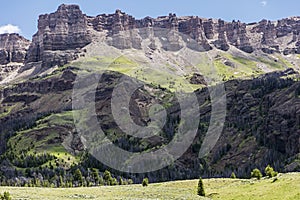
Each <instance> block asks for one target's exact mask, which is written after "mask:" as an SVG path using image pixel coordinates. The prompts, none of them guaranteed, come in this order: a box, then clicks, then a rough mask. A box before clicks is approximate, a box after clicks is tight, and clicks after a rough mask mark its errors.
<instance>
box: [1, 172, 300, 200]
mask: <svg viewBox="0 0 300 200" xmlns="http://www.w3.org/2000/svg"><path fill="white" fill-rule="evenodd" d="M277 178H278V180H277V181H275V182H273V180H274V178H272V179H266V178H263V179H262V180H259V181H258V180H256V179H229V178H227V179H225V178H219V179H203V182H204V187H205V193H206V198H204V197H199V196H197V195H196V189H197V183H198V180H186V181H173V182H165V183H154V184H151V183H150V184H149V186H148V187H142V185H141V184H138V185H123V186H101V187H90V188H83V187H82V188H16V187H0V192H1V193H3V192H4V191H9V192H10V193H11V196H12V197H13V199H32V200H34V199H49V200H51V199H60V200H68V199H104V200H108V199H140V200H141V199H167V200H168V199H191V200H193V199H222V200H244V199H249V200H261V199H266V200H269V199H272V200H292V199H295V200H297V199H300V173H288V174H279V175H278V177H277Z"/></svg>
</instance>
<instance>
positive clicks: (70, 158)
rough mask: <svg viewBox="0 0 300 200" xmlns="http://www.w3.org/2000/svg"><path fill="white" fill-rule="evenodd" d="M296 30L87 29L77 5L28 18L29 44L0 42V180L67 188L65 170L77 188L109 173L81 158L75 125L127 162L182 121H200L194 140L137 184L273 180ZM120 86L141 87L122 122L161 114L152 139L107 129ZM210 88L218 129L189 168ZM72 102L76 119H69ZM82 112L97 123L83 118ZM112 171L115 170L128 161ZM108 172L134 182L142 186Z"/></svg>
mask: <svg viewBox="0 0 300 200" xmlns="http://www.w3.org/2000/svg"><path fill="white" fill-rule="evenodd" d="M299 20H300V17H291V18H287V19H282V20H278V21H276V22H271V21H267V20H262V21H261V22H258V23H251V24H245V23H242V22H240V21H233V22H225V21H223V20H221V19H219V20H214V19H204V18H200V17H195V16H190V17H177V16H176V15H175V14H169V16H162V17H158V18H151V17H146V18H144V19H135V18H134V17H132V16H130V15H127V14H125V13H123V12H122V11H120V10H117V11H116V12H115V13H114V14H102V15H98V16H96V17H91V16H87V15H85V14H83V13H82V11H81V10H80V8H79V6H77V5H65V4H63V5H61V6H59V8H58V9H57V11H56V12H54V13H51V14H45V15H41V16H40V17H39V20H38V31H37V33H36V34H34V35H33V38H32V41H28V40H26V39H24V38H23V37H22V36H19V35H18V34H2V35H0V66H1V79H0V84H1V85H0V97H1V104H0V130H1V142H0V144H1V148H0V153H1V167H0V170H1V171H2V174H3V175H2V177H5V178H2V180H7V179H9V180H12V179H13V178H14V177H25V178H30V177H31V178H32V177H33V174H34V173H36V174H37V173H39V174H41V176H42V177H49V176H50V175H49V174H52V175H53V176H54V175H55V174H56V173H57V171H59V170H62V171H65V172H64V173H66V177H68V176H69V175H70V173H71V171H72V170H73V169H74V168H81V170H82V172H83V175H84V176H86V178H88V174H89V171H88V168H93V167H96V168H98V169H100V170H101V171H104V170H105V169H108V168H109V166H105V165H104V164H102V163H101V162H99V161H97V160H96V159H95V155H93V154H92V155H91V154H89V153H87V151H86V148H87V146H88V145H94V144H93V143H94V141H93V140H92V141H89V140H88V141H87V138H85V137H84V136H83V135H82V134H81V133H80V130H79V129H78V127H77V126H76V124H77V125H78V124H80V125H81V128H83V127H84V131H86V132H88V133H90V132H91V133H95V132H93V131H95V130H97V129H101V130H103V131H104V133H105V135H106V136H107V138H109V140H110V141H111V142H112V143H113V144H114V145H116V146H118V147H119V148H122V149H124V150H126V151H129V152H148V151H154V150H155V149H159V148H163V147H165V146H167V145H168V143H170V142H171V141H172V140H173V139H174V138H176V137H177V136H176V134H175V133H176V131H178V129H180V127H181V125H182V124H184V125H188V124H189V122H191V124H192V122H193V120H186V121H184V120H183V119H181V117H182V116H181V115H182V113H184V112H188V113H190V114H193V115H194V114H195V115H194V116H196V117H195V118H194V119H196V120H197V118H198V117H197V116H198V114H199V123H197V132H196V136H195V138H194V139H193V140H192V141H191V143H192V144H191V145H190V147H188V148H187V149H184V148H183V147H182V148H183V149H184V150H183V152H182V153H183V155H182V156H181V157H179V158H178V159H177V158H176V159H175V160H176V161H175V163H174V164H172V165H170V166H168V167H164V168H163V169H160V170H157V171H154V172H151V173H148V174H147V175H148V177H149V178H150V180H151V181H162V180H172V179H185V178H195V177H198V176H199V173H200V174H202V175H203V176H229V175H230V174H231V172H233V171H234V172H235V173H236V174H237V175H238V176H240V177H247V176H249V174H250V171H251V170H252V169H253V168H255V167H258V168H260V169H263V168H264V167H265V166H266V165H267V164H271V165H272V166H274V167H275V169H276V170H279V171H282V172H284V171H299V170H300V157H299V156H300V152H299V151H300V149H299V142H300V138H299V135H300V134H299V133H300V132H299V130H300V129H299V124H300V121H299V120H300V117H299V114H300V102H299V94H300V85H299V54H300V50H299V44H300V42H299V41H300V37H299V34H300V21H299ZM99 73H100V74H101V79H99V80H97V77H98V75H99ZM82 80H84V81H83V82H82V83H81V82H80V81H82ZM124 80H131V81H133V82H134V83H138V84H140V85H141V86H140V87H139V88H138V89H136V90H135V91H134V92H133V93H132V94H131V95H132V96H131V98H130V99H129V100H128V99H126V96H127V95H128V93H126V90H124V91H123V90H120V91H119V93H118V98H120V100H121V102H126V101H128V102H129V109H130V112H128V113H129V114H130V118H131V119H132V121H133V122H135V123H136V124H138V125H139V126H141V127H145V126H147V125H153V123H151V116H149V115H150V113H149V112H150V111H149V109H150V108H151V107H152V106H155V105H157V104H159V105H163V107H164V108H165V110H166V116H167V117H166V124H165V125H164V126H162V127H160V126H159V125H157V127H158V128H160V131H159V132H158V133H157V135H155V136H152V137H147V138H138V137H133V136H129V135H127V134H126V133H127V132H126V131H124V129H122V128H120V125H119V124H118V122H116V121H115V120H116V119H115V116H114V113H113V111H112V110H113V109H114V108H113V106H112V103H111V102H113V97H114V90H115V88H117V86H118V84H119V83H122V81H124ZM78 82H79V83H78ZM95 83H97V86H96V87H95V86H93V85H95ZM129 83H130V82H129ZM129 86H130V84H129ZM129 86H128V87H127V89H128V90H129V89H130V87H129ZM219 86H222V87H224V88H223V89H224V96H225V97H226V102H225V103H224V104H222V105H223V108H224V110H225V111H226V117H225V122H224V127H223V126H221V125H217V127H221V129H222V131H221V135H220V137H217V139H218V140H217V141H215V142H216V144H215V145H214V146H213V147H212V148H211V149H209V151H208V152H207V154H205V156H203V157H201V158H199V156H198V155H199V152H201V145H203V144H206V143H205V138H206V132H207V131H208V130H210V129H209V127H210V123H211V121H210V119H211V118H212V116H213V114H214V107H213V106H214V99H213V98H212V96H211V95H212V94H211V91H214V90H215V89H218V87H219ZM93 87H94V89H93ZM76 89H78V91H79V92H78V93H76V92H77V91H76ZM93 90H94V92H95V93H94V94H93V93H92V92H93ZM74 91H75V92H74ZM178 91H180V92H181V93H183V94H185V95H188V96H189V95H195V97H196V98H197V102H198V104H199V106H198V107H199V113H196V111H195V110H192V109H190V108H189V106H191V105H193V104H192V103H191V104H189V100H188V99H187V100H186V103H185V104H184V105H185V106H183V107H182V105H180V99H178V97H176V92H178ZM74 98H75V99H74ZM77 98H79V100H80V99H81V98H82V99H84V101H85V102H87V107H84V106H85V105H80V106H78V107H77V104H76V101H75V100H78V99H77ZM93 100H94V101H95V104H94V105H95V106H94V109H95V112H96V113H95V116H96V118H97V122H96V123H94V121H93V120H94V117H95V116H94V115H93V114H92V115H89V113H90V110H88V108H89V106H91V105H93V104H91V102H93ZM194 103H195V102H194ZM74 105H75V106H74ZM119 106H121V107H122V105H119ZM92 107H93V106H92ZM121 110H122V109H121ZM150 110H151V109H150ZM158 110H159V109H158ZM220 110H222V109H220ZM124 112H125V111H124ZM120 114H122V113H120ZM159 114H162V113H160V112H159ZM76 116H77V118H76ZM78 116H79V117H78ZM74 118H75V119H74ZM74 122H75V123H74ZM219 122H220V124H222V120H221V119H220V121H219ZM82 124H83V125H82ZM154 125H155V124H154ZM191 126H192V127H193V126H194V125H191ZM157 127H156V125H155V126H154V128H157ZM126 130H127V131H128V129H126ZM96 145H97V143H96ZM180 151H181V150H180ZM90 153H91V152H90ZM114 156H115V155H113V154H109V153H107V154H106V155H105V156H103V157H108V158H112V157H114ZM123 159H125V160H124V162H123V163H122V164H126V162H131V161H132V160H131V159H132V158H128V159H127V158H126V157H123ZM126 159H127V160H126ZM32 160H34V161H32ZM26 170H27V172H28V170H29V172H28V173H27V172H26V173H27V174H26V173H25V171H26ZM30 170H31V171H30ZM110 170H111V171H113V172H114V174H116V175H122V176H126V177H130V178H133V179H134V180H139V179H141V178H142V176H143V175H141V174H123V173H121V172H119V171H117V170H114V169H110ZM52 175H51V176H52ZM57 176H59V174H57ZM25 180H26V179H25ZM25 182H26V181H25Z"/></svg>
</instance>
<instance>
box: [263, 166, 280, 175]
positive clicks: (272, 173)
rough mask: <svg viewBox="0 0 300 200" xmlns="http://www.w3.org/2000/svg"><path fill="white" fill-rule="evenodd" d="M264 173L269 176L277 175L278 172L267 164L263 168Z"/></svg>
mask: <svg viewBox="0 0 300 200" xmlns="http://www.w3.org/2000/svg"><path fill="white" fill-rule="evenodd" d="M265 174H266V176H268V177H269V178H272V177H275V176H277V174H278V172H276V171H274V169H273V167H271V166H270V165H268V166H267V167H266V168H265Z"/></svg>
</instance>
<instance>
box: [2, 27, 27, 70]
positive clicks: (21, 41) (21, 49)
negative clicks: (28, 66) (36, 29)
mask: <svg viewBox="0 0 300 200" xmlns="http://www.w3.org/2000/svg"><path fill="white" fill-rule="evenodd" d="M29 44H30V41H28V40H27V39H25V38H24V37H22V36H20V35H18V34H16V33H13V34H1V35H0V65H6V64H8V63H10V62H16V63H23V62H24V61H25V56H26V51H27V49H28V46H29Z"/></svg>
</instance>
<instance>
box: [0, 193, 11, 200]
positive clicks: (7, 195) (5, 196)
mask: <svg viewBox="0 0 300 200" xmlns="http://www.w3.org/2000/svg"><path fill="white" fill-rule="evenodd" d="M0 198H1V200H11V196H10V193H9V192H4V194H3V195H0Z"/></svg>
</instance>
